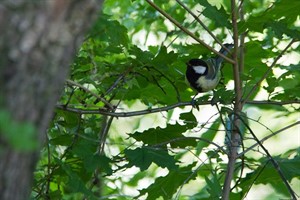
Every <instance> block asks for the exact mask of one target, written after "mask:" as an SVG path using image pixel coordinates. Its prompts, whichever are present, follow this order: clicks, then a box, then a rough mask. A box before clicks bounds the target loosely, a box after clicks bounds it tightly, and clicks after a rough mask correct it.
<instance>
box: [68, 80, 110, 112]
mask: <svg viewBox="0 0 300 200" xmlns="http://www.w3.org/2000/svg"><path fill="white" fill-rule="evenodd" d="M66 82H67V84H69V85H74V86H76V87H79V88H80V89H82V90H84V91H86V92H88V93H90V94H91V95H93V96H94V97H96V98H97V99H98V100H100V101H102V102H103V103H104V104H105V105H106V106H107V107H108V108H110V109H111V110H113V109H114V106H113V105H111V104H110V103H109V102H108V101H107V100H106V99H104V98H103V97H101V96H99V95H98V94H96V93H94V92H92V91H91V90H89V89H87V88H86V87H84V86H83V85H81V84H79V83H76V82H75V81H72V80H66Z"/></svg>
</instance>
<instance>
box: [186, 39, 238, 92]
mask: <svg viewBox="0 0 300 200" xmlns="http://www.w3.org/2000/svg"><path fill="white" fill-rule="evenodd" d="M223 46H224V47H226V48H227V50H226V49H225V48H224V47H222V48H221V50H220V51H219V52H220V53H221V54H223V55H224V56H226V55H227V54H228V53H229V52H228V51H230V50H231V49H232V48H233V44H224V45H223ZM223 60H224V58H222V57H221V56H219V55H217V56H216V57H212V58H208V59H206V60H204V59H198V58H193V59H191V60H189V61H188V62H187V63H186V65H187V68H186V73H185V76H186V81H187V82H188V83H189V85H190V86H191V87H192V88H193V89H194V90H196V91H197V92H198V93H203V92H208V91H210V90H212V89H214V88H215V87H216V86H217V85H218V83H219V81H220V79H221V66H222V62H223Z"/></svg>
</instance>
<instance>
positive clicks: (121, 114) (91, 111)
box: [56, 100, 300, 117]
mask: <svg viewBox="0 0 300 200" xmlns="http://www.w3.org/2000/svg"><path fill="white" fill-rule="evenodd" d="M246 103H247V104H254V105H258V106H259V105H270V104H272V105H278V106H281V105H287V104H300V101H297V100H295V101H286V102H277V101H249V102H246ZM197 105H211V102H210V101H205V102H201V103H199V102H198V103H197ZM182 106H194V104H193V103H192V102H178V103H175V104H172V105H169V106H164V107H159V108H153V109H146V110H138V111H128V112H111V111H108V110H105V109H102V108H98V109H82V108H75V107H67V106H66V105H64V104H58V105H56V108H57V109H60V110H65V111H69V112H74V113H79V114H101V115H107V116H114V117H133V116H139V115H146V114H152V113H157V112H163V111H169V110H172V109H174V108H177V107H182Z"/></svg>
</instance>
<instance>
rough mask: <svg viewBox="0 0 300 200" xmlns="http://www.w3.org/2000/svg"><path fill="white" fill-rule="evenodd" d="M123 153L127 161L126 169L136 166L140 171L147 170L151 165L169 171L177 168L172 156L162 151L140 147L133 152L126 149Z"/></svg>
mask: <svg viewBox="0 0 300 200" xmlns="http://www.w3.org/2000/svg"><path fill="white" fill-rule="evenodd" d="M124 153H125V156H126V157H127V159H128V161H129V164H128V167H132V166H137V167H139V168H140V169H141V170H142V171H143V170H146V169H148V167H149V166H150V165H151V163H155V164H157V165H158V166H160V167H162V168H165V167H166V168H168V169H169V170H174V169H176V168H177V166H176V161H175V160H174V158H173V156H170V155H169V154H168V152H167V151H166V150H164V149H158V148H150V147H142V148H136V149H133V150H131V149H126V150H125V152H124Z"/></svg>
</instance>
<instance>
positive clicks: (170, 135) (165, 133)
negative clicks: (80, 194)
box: [130, 124, 196, 148]
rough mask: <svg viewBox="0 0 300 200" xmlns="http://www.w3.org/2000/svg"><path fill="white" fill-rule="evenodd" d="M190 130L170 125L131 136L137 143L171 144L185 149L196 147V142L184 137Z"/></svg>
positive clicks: (173, 146) (177, 125)
mask: <svg viewBox="0 0 300 200" xmlns="http://www.w3.org/2000/svg"><path fill="white" fill-rule="evenodd" d="M187 129H188V128H187V127H185V126H181V125H179V124H176V125H170V124H168V126H167V127H166V128H160V127H157V128H151V129H148V130H146V131H144V132H135V133H133V134H130V137H133V138H134V139H135V140H137V141H142V142H143V143H144V144H148V145H159V144H161V145H166V144H170V145H171V147H172V148H176V147H179V148H185V147H187V146H195V145H196V141H195V140H194V139H189V138H187V137H185V136H183V135H182V133H184V132H185V131H186V130H187Z"/></svg>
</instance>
